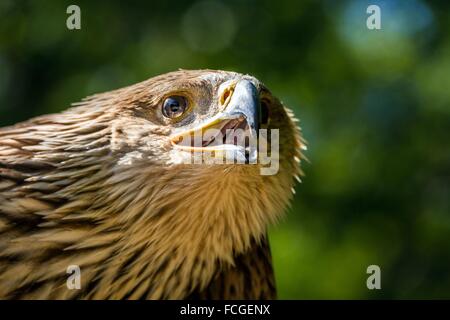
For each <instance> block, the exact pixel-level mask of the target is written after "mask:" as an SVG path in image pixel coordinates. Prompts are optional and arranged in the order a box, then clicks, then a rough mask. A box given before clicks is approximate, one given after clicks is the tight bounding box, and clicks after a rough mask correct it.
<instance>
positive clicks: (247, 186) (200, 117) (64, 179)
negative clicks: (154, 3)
mask: <svg viewBox="0 0 450 320" xmlns="http://www.w3.org/2000/svg"><path fill="white" fill-rule="evenodd" d="M244 80H245V81H244ZM227 83H230V84H231V85H235V84H236V83H246V84H247V85H248V86H250V87H252V88H256V90H257V92H258V95H259V97H258V99H259V98H261V99H263V100H264V103H265V104H267V105H268V107H269V117H270V122H269V124H268V126H269V128H272V129H273V128H276V129H280V155H279V158H280V169H279V172H278V173H277V174H276V175H261V174H260V170H259V169H260V167H261V165H260V164H255V165H251V164H202V165H198V164H183V163H179V162H177V159H179V154H181V151H177V150H178V149H176V148H175V147H174V143H173V141H172V140H171V136H172V135H173V133H174V132H175V131H180V130H183V129H184V128H190V127H192V126H194V125H198V124H202V123H204V122H205V121H208V119H211V118H212V117H214V115H216V114H218V113H219V112H220V108H221V107H223V108H226V103H225V102H224V99H226V98H228V96H229V95H232V94H233V90H231V91H229V92H228V93H227V94H226V96H223V91H224V90H227V88H225V89H224V84H227ZM253 86H254V87H253ZM233 88H235V87H232V88H231V89H233ZM173 95H182V96H185V97H186V99H187V100H188V101H189V103H190V109H189V110H188V111H186V115H184V116H183V117H180V118H177V119H175V120H173V119H168V118H165V117H164V115H163V114H161V103H162V102H161V101H163V100H164V99H165V98H166V97H168V96H173ZM236 95H237V93H236ZM221 99H222V100H221ZM236 99H238V98H236ZM227 101H228V100H227ZM222 105H223V106H222ZM173 110H176V109H173ZM302 145H303V142H302V140H301V137H300V132H299V130H298V129H297V127H296V125H295V124H294V121H293V117H292V114H291V112H290V111H289V110H287V109H285V108H284V107H283V105H282V104H281V103H280V102H279V101H278V100H277V99H276V98H275V97H273V96H272V95H271V93H270V92H269V91H268V90H267V88H265V87H264V86H263V85H262V84H261V83H260V82H259V81H258V80H256V79H255V78H253V77H250V76H244V75H241V74H237V73H233V72H224V71H212V70H199V71H184V70H180V71H177V72H172V73H168V74H165V75H161V76H158V77H155V78H151V79H149V80H147V81H144V82H142V83H138V84H136V85H133V86H130V87H126V88H123V89H119V90H116V91H111V92H107V93H103V94H98V95H95V96H92V97H89V98H87V99H85V100H84V101H83V102H81V103H79V104H77V105H75V106H74V107H72V108H70V109H69V110H67V111H65V112H63V113H59V114H53V115H46V116H42V117H38V118H35V119H32V120H29V121H27V122H24V123H21V124H17V125H15V126H12V127H7V128H3V129H0V298H24V299H30V298H31V299H33V298H40V299H42V298H44V299H45V298H50V299H69V298H83V299H123V298H126V299H137V298H145V299H184V298H252V299H260V298H274V297H275V286H274V280H273V272H272V267H271V262H270V252H269V246H268V243H267V238H266V228H267V226H268V225H269V224H270V223H273V222H275V221H276V220H277V218H278V217H280V215H281V214H282V212H283V211H284V209H285V208H286V206H287V204H288V202H289V200H290V198H291V197H292V192H291V190H292V187H293V185H294V177H295V176H296V175H298V174H300V168H299V165H298V160H299V159H300V158H301V157H302V156H301V153H300V148H301V147H302ZM69 265H79V266H80V268H81V289H79V290H69V289H68V288H67V286H66V279H67V276H68V275H67V273H66V269H67V267H68V266H69Z"/></svg>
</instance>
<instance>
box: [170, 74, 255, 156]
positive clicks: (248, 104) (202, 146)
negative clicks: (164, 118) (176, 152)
mask: <svg viewBox="0 0 450 320" xmlns="http://www.w3.org/2000/svg"><path fill="white" fill-rule="evenodd" d="M260 108H261V106H260V100H259V92H258V89H257V88H256V87H255V85H254V84H253V83H252V82H250V81H248V80H241V81H239V82H237V83H236V85H235V86H234V89H233V91H232V93H231V97H230V100H229V102H228V104H227V106H226V107H225V109H224V110H223V111H222V112H220V113H219V114H217V115H216V116H214V117H213V118H211V119H210V120H208V122H206V123H202V124H201V125H200V126H197V127H195V128H192V129H189V130H187V131H184V132H181V133H178V134H176V135H174V136H172V137H171V141H172V144H173V145H174V146H175V147H176V148H178V149H182V150H185V151H191V152H194V153H197V152H201V153H202V155H203V156H204V155H206V154H208V157H211V154H213V156H212V157H213V158H215V160H219V158H220V159H221V160H223V157H225V160H226V163H227V164H229V163H245V164H255V163H257V160H258V147H257V145H258V139H257V138H258V135H257V134H258V130H259V122H260V114H261V112H260Z"/></svg>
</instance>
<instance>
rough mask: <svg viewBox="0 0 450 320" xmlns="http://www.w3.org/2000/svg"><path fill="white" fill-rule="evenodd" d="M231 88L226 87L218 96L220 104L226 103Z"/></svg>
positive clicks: (229, 96)
mask: <svg viewBox="0 0 450 320" xmlns="http://www.w3.org/2000/svg"><path fill="white" fill-rule="evenodd" d="M233 90H234V89H233V88H231V87H230V88H226V89H225V90H224V91H223V92H222V95H221V96H220V105H222V106H223V105H225V104H227V103H228V101H229V100H230V98H231V96H232V94H233Z"/></svg>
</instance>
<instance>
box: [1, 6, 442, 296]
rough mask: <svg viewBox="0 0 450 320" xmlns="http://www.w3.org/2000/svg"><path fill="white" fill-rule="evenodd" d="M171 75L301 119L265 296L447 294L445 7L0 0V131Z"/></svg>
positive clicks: (273, 237)
mask: <svg viewBox="0 0 450 320" xmlns="http://www.w3.org/2000/svg"><path fill="white" fill-rule="evenodd" d="M69 4H77V5H79V6H80V7H81V15H82V29H81V30H78V31H69V30H68V29H67V28H66V18H67V17H68V15H67V14H66V8H67V6H68V5H69ZM368 4H378V5H379V6H380V7H381V14H382V30H379V31H373V30H368V29H367V28H366V18H367V17H368V14H366V8H367V6H368ZM178 68H185V69H199V68H213V69H225V70H234V71H238V72H242V73H249V74H252V75H254V76H256V77H257V78H259V79H260V80H262V81H263V82H264V83H265V84H266V85H267V86H268V87H269V88H271V90H272V91H273V92H274V93H275V94H276V95H277V96H278V97H280V98H281V99H282V100H283V101H284V102H285V103H286V104H287V105H289V106H290V107H292V108H293V109H294V110H295V113H296V115H297V116H298V117H299V118H300V119H301V125H302V128H303V131H304V135H305V138H306V139H307V141H308V143H309V149H308V152H307V156H308V158H309V159H310V163H305V164H304V171H305V173H306V176H305V177H304V179H303V183H302V184H301V185H299V186H297V188H296V190H297V194H296V196H295V202H294V203H293V206H292V208H291V209H290V211H289V214H288V215H287V217H286V219H285V220H283V221H282V222H281V223H280V224H279V225H278V226H276V227H273V228H272V229H271V233H270V237H271V242H272V251H273V256H274V264H275V270H276V277H277V283H278V287H279V297H280V298H387V299H391V298H450V273H449V268H450V208H449V183H448V182H449V178H450V152H449V142H448V141H449V131H450V130H449V129H450V122H449V116H450V2H449V1H427V2H425V1H420V0H404V1H375V0H373V1H331V0H330V1H256V0H253V1H226V2H189V1H179V2H167V1H162V0H160V1H145V2H144V1H143V2H142V3H140V2H136V1H121V2H118V1H114V2H113V1H12V0H10V1H8V0H1V1H0V126H4V125H9V124H13V123H15V122H17V121H21V120H25V119H27V118H29V117H31V116H36V115H40V114H44V113H49V112H57V111H60V110H63V109H65V108H67V107H68V106H69V104H70V103H71V102H76V101H79V100H80V99H82V98H83V97H85V96H86V95H90V94H93V93H96V92H100V91H108V90H111V89H115V88H119V87H121V86H125V85H129V84H132V83H135V82H138V81H141V80H144V79H147V78H149V77H151V76H154V75H157V74H160V73H164V72H167V71H172V70H176V69H178ZM371 264H376V265H379V266H380V267H381V272H382V278H381V279H382V284H381V285H382V289H381V290H378V291H377V290H375V291H370V290H368V289H367V288H366V278H367V276H368V275H367V274H366V268H367V266H369V265H371Z"/></svg>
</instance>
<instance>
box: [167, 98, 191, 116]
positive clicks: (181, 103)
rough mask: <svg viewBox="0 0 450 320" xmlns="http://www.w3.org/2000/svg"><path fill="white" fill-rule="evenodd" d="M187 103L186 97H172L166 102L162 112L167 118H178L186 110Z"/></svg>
mask: <svg viewBox="0 0 450 320" xmlns="http://www.w3.org/2000/svg"><path fill="white" fill-rule="evenodd" d="M186 106H187V102H186V99H185V98H184V97H181V96H172V97H169V98H167V99H166V100H165V101H164V105H163V109H162V112H163V114H164V116H165V117H168V118H177V117H179V116H181V115H182V114H183V113H184V111H185V110H186Z"/></svg>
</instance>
